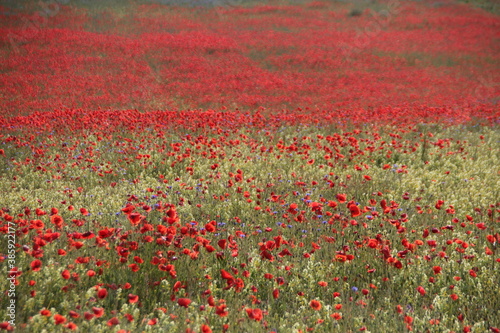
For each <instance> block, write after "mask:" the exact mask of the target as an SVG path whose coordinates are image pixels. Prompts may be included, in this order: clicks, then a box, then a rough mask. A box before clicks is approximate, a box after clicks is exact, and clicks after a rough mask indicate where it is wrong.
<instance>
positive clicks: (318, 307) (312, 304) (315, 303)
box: [309, 299, 321, 311]
mask: <svg viewBox="0 0 500 333" xmlns="http://www.w3.org/2000/svg"><path fill="white" fill-rule="evenodd" d="M309 306H310V307H311V308H313V309H314V310H316V311H319V310H321V302H319V301H317V300H315V299H313V300H312V301H311V302H310V303H309Z"/></svg>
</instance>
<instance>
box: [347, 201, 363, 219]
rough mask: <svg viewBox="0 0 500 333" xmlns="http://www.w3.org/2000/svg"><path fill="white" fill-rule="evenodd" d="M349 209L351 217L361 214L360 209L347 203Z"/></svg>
mask: <svg viewBox="0 0 500 333" xmlns="http://www.w3.org/2000/svg"><path fill="white" fill-rule="evenodd" d="M349 211H350V212H351V216H352V217H357V216H359V215H361V210H360V209H359V207H358V206H356V205H355V204H351V205H349Z"/></svg>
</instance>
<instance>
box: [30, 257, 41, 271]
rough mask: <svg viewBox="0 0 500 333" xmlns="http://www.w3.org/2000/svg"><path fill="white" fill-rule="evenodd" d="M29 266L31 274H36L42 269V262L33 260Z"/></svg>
mask: <svg viewBox="0 0 500 333" xmlns="http://www.w3.org/2000/svg"><path fill="white" fill-rule="evenodd" d="M30 266H31V270H32V271H33V272H38V271H39V270H40V269H41V267H42V262H41V261H40V260H38V259H36V260H33V261H32V262H31V264H30Z"/></svg>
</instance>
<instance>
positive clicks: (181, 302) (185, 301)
mask: <svg viewBox="0 0 500 333" xmlns="http://www.w3.org/2000/svg"><path fill="white" fill-rule="evenodd" d="M177 304H179V305H180V306H183V307H185V308H187V307H188V306H189V304H191V300H190V299H189V298H179V299H178V300H177Z"/></svg>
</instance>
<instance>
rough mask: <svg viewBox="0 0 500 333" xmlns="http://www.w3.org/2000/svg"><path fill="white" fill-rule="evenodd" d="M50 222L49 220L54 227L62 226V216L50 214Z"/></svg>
mask: <svg viewBox="0 0 500 333" xmlns="http://www.w3.org/2000/svg"><path fill="white" fill-rule="evenodd" d="M50 222H51V223H52V224H54V225H55V226H56V227H58V228H60V227H62V225H63V223H64V220H63V218H62V217H61V216H59V215H52V216H51V217H50Z"/></svg>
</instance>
